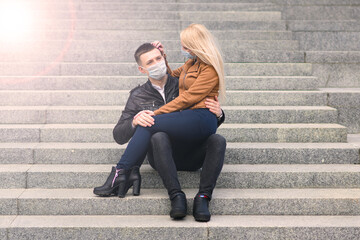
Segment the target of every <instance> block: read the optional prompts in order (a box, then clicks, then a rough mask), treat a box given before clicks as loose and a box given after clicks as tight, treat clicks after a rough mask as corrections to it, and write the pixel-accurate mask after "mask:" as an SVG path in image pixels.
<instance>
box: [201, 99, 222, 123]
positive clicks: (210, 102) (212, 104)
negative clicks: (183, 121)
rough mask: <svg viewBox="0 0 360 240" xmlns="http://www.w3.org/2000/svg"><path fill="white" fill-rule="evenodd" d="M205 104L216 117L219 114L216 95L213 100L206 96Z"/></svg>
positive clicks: (219, 109)
mask: <svg viewBox="0 0 360 240" xmlns="http://www.w3.org/2000/svg"><path fill="white" fill-rule="evenodd" d="M205 105H206V107H207V108H208V109H209V110H210V112H212V113H214V114H215V115H216V117H217V118H219V117H220V116H221V114H222V110H221V107H220V103H219V100H218V98H217V96H215V100H213V99H210V98H207V99H206V101H205Z"/></svg>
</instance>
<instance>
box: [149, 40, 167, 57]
mask: <svg viewBox="0 0 360 240" xmlns="http://www.w3.org/2000/svg"><path fill="white" fill-rule="evenodd" d="M151 44H152V45H154V47H156V48H157V49H159V51H160V52H161V55H163V56H164V55H165V49H164V46H163V45H162V43H161V42H159V41H154V42H152V43H151Z"/></svg>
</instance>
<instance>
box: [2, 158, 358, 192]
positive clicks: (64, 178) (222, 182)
mask: <svg viewBox="0 0 360 240" xmlns="http://www.w3.org/2000/svg"><path fill="white" fill-rule="evenodd" d="M114 162H115V161H114ZM110 170H111V166H110V165H99V164H95V165H76V164H72V165H64V164H61V165H54V164H50V165H25V164H19V165H14V164H4V165H1V168H0V180H1V181H0V188H2V189H4V188H6V189H9V188H69V189H71V188H73V189H74V188H94V187H96V186H100V185H102V184H103V183H104V181H105V180H106V178H107V177H108V174H109V172H110ZM141 175H142V178H143V182H142V188H144V189H146V188H163V187H164V186H163V183H162V181H161V179H160V177H159V175H158V173H157V172H156V171H155V170H153V169H152V168H151V167H150V166H149V165H143V166H142V167H141ZM178 175H179V181H180V183H181V186H182V187H183V188H197V187H198V185H199V175H200V174H199V171H196V172H178ZM216 186H217V187H218V188H231V189H233V188H330V189H331V188H359V187H360V165H356V164H320V165H314V164H305V165H295V164H292V165H279V164H275V165H260V164H256V165H245V164H241V165H224V167H223V170H222V173H221V174H220V176H219V179H218V181H217V185H216Z"/></svg>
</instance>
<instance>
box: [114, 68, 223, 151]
mask: <svg viewBox="0 0 360 240" xmlns="http://www.w3.org/2000/svg"><path fill="white" fill-rule="evenodd" d="M164 92H165V99H166V103H168V102H170V101H171V100H173V99H174V98H176V97H177V96H178V95H179V79H178V78H175V77H172V76H171V75H168V80H167V82H166V84H165V90H164ZM166 103H165V102H164V99H163V98H162V96H161V95H160V93H159V92H158V91H157V90H156V89H155V88H154V87H153V86H152V84H151V82H150V80H148V81H147V82H146V83H144V84H143V85H140V86H138V87H136V88H134V89H133V90H131V91H130V96H129V98H128V100H127V102H126V105H125V109H124V110H123V111H122V114H121V117H120V119H119V121H118V123H117V124H116V126H115V128H114V130H113V136H114V139H115V141H116V142H117V143H118V144H125V143H127V142H128V141H129V140H130V138H131V137H132V136H133V135H134V133H135V129H136V128H133V127H132V121H133V117H134V116H135V115H136V114H137V113H138V112H140V111H142V110H151V111H154V110H156V109H158V108H160V107H161V106H163V105H165V104H166ZM224 120H225V114H224V112H223V116H222V118H221V119H220V120H219V121H218V126H220V124H222V123H223V122H224Z"/></svg>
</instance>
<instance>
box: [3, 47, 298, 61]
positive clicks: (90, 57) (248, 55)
mask: <svg viewBox="0 0 360 240" xmlns="http://www.w3.org/2000/svg"><path fill="white" fill-rule="evenodd" d="M139 46H140V45H139ZM263 47H265V46H253V47H251V49H248V50H246V49H244V50H242V49H241V48H239V49H234V48H232V49H230V48H229V47H225V48H224V49H222V52H223V60H224V62H226V63H231V62H238V63H304V62H305V53H304V52H303V51H297V50H296V51H295V50H287V49H286V48H288V47H286V46H285V47H284V49H285V50H281V49H280V50H266V49H265V50H258V49H260V48H263ZM279 48H282V47H281V46H279ZM289 48H294V49H295V48H296V49H297V48H298V47H297V46H295V45H294V46H291V47H289ZM269 49H270V48H269ZM135 50H136V48H131V49H126V50H119V49H114V50H106V51H102V50H99V49H96V48H95V49H93V50H86V51H83V50H79V51H77V50H71V49H70V50H69V51H68V52H66V54H65V55H64V56H63V58H62V60H63V61H65V62H132V61H134V57H133V53H134V52H135ZM31 51H33V52H31ZM34 51H35V50H34V49H33V50H27V51H26V52H14V51H11V52H9V51H8V52H6V53H3V54H1V56H2V57H3V59H4V60H6V61H7V62H19V61H22V62H51V61H53V59H56V58H58V56H59V53H60V52H61V50H60V49H55V48H54V49H51V50H49V51H47V52H38V51H35V52H36V54H34ZM166 54H167V56H168V58H169V59H171V60H172V62H184V57H183V55H182V54H181V52H180V50H176V51H174V50H168V51H167V53H166Z"/></svg>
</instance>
